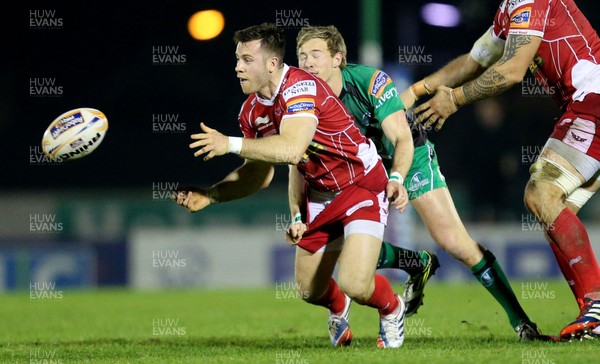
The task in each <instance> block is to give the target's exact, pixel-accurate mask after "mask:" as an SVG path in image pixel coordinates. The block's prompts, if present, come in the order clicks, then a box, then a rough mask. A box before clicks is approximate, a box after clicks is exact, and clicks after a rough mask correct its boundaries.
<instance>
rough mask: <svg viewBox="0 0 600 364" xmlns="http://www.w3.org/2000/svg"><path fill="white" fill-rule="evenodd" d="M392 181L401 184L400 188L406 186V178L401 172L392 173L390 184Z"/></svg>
mask: <svg viewBox="0 0 600 364" xmlns="http://www.w3.org/2000/svg"><path fill="white" fill-rule="evenodd" d="M391 181H396V182H398V183H400V186H402V185H404V177H402V175H401V174H400V172H392V173H390V178H389V179H388V182H391Z"/></svg>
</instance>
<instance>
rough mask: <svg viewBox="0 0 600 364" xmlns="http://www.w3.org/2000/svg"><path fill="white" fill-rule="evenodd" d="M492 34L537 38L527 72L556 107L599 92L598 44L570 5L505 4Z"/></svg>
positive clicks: (548, 0) (559, 1) (531, 0)
mask: <svg viewBox="0 0 600 364" xmlns="http://www.w3.org/2000/svg"><path fill="white" fill-rule="evenodd" d="M494 34H495V35H496V36H497V37H499V38H501V39H506V37H507V36H508V34H523V35H532V36H537V37H541V38H542V43H541V44H540V47H539V49H538V52H537V54H536V56H535V58H534V59H533V61H532V63H531V66H530V70H531V72H532V73H533V74H534V75H535V77H536V79H537V80H539V81H540V82H541V83H542V84H544V85H547V86H548V87H550V88H551V91H553V92H554V98H555V100H556V102H557V103H558V104H559V105H561V106H565V105H566V104H568V103H569V102H571V101H573V100H575V101H581V100H583V98H584V97H585V95H587V94H589V93H600V66H599V62H600V39H599V38H598V34H597V33H596V31H595V30H594V28H592V26H591V25H590V23H589V21H588V20H587V18H586V17H585V16H584V15H583V14H582V13H581V11H580V10H579V8H578V7H577V5H576V4H575V2H574V1H573V0H504V1H502V3H501V4H500V7H499V9H498V11H497V12H496V16H495V18H494Z"/></svg>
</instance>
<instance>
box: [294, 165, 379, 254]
mask: <svg viewBox="0 0 600 364" xmlns="http://www.w3.org/2000/svg"><path fill="white" fill-rule="evenodd" d="M387 181H388V176H387V173H386V171H385V168H384V167H383V164H382V163H381V162H380V163H378V165H377V166H376V167H374V168H373V169H372V170H371V171H370V172H369V174H367V175H366V176H364V177H363V178H362V179H361V180H360V181H358V182H357V183H356V184H354V185H351V186H350V187H347V188H345V189H344V190H342V191H341V192H339V194H338V195H336V196H335V197H334V198H333V199H332V200H331V201H330V202H328V204H327V205H326V207H325V208H324V209H323V210H322V211H321V212H320V213H319V214H318V215H317V216H310V211H309V210H310V209H309V208H308V205H309V202H310V201H308V199H307V201H306V206H305V211H306V215H305V216H306V217H307V218H306V220H305V221H308V222H309V224H308V230H307V231H306V232H305V233H304V234H303V235H302V239H301V240H300V243H298V246H299V247H301V248H302V249H304V250H307V251H309V252H311V253H314V252H316V251H318V250H319V249H321V248H322V247H323V246H325V245H326V244H327V243H329V242H331V241H333V240H334V239H336V238H339V237H341V236H343V235H344V227H345V226H346V225H348V224H349V223H350V222H352V221H356V220H366V221H372V222H376V223H380V224H382V225H383V226H385V224H386V222H387V215H388V200H387V199H386V198H385V187H386V185H387ZM307 195H308V194H307Z"/></svg>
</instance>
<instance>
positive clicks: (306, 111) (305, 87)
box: [281, 78, 318, 122]
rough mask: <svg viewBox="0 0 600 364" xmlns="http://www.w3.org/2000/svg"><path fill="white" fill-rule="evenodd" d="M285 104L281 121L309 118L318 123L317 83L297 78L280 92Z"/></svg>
mask: <svg viewBox="0 0 600 364" xmlns="http://www.w3.org/2000/svg"><path fill="white" fill-rule="evenodd" d="M281 96H282V98H283V101H284V103H285V107H284V110H283V115H282V116H281V120H282V121H283V120H285V119H287V118H293V117H309V118H313V119H315V120H317V122H318V107H317V82H316V81H315V80H312V79H308V78H299V79H297V80H296V82H295V83H293V84H291V85H290V86H289V87H286V89H285V90H283V92H282V95H281Z"/></svg>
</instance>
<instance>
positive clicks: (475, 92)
mask: <svg viewBox="0 0 600 364" xmlns="http://www.w3.org/2000/svg"><path fill="white" fill-rule="evenodd" d="M509 88H510V85H509V84H508V82H507V81H506V77H504V76H503V75H502V74H500V73H499V72H498V71H496V70H495V69H494V68H489V69H488V70H487V71H485V72H484V73H483V74H482V75H481V76H479V78H477V79H476V80H473V81H471V82H469V83H467V84H465V85H464V86H463V93H464V95H465V98H466V99H467V102H468V103H472V102H475V101H477V100H482V99H485V98H488V97H491V96H495V95H498V94H500V93H502V92H504V91H506V90H508V89H509Z"/></svg>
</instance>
